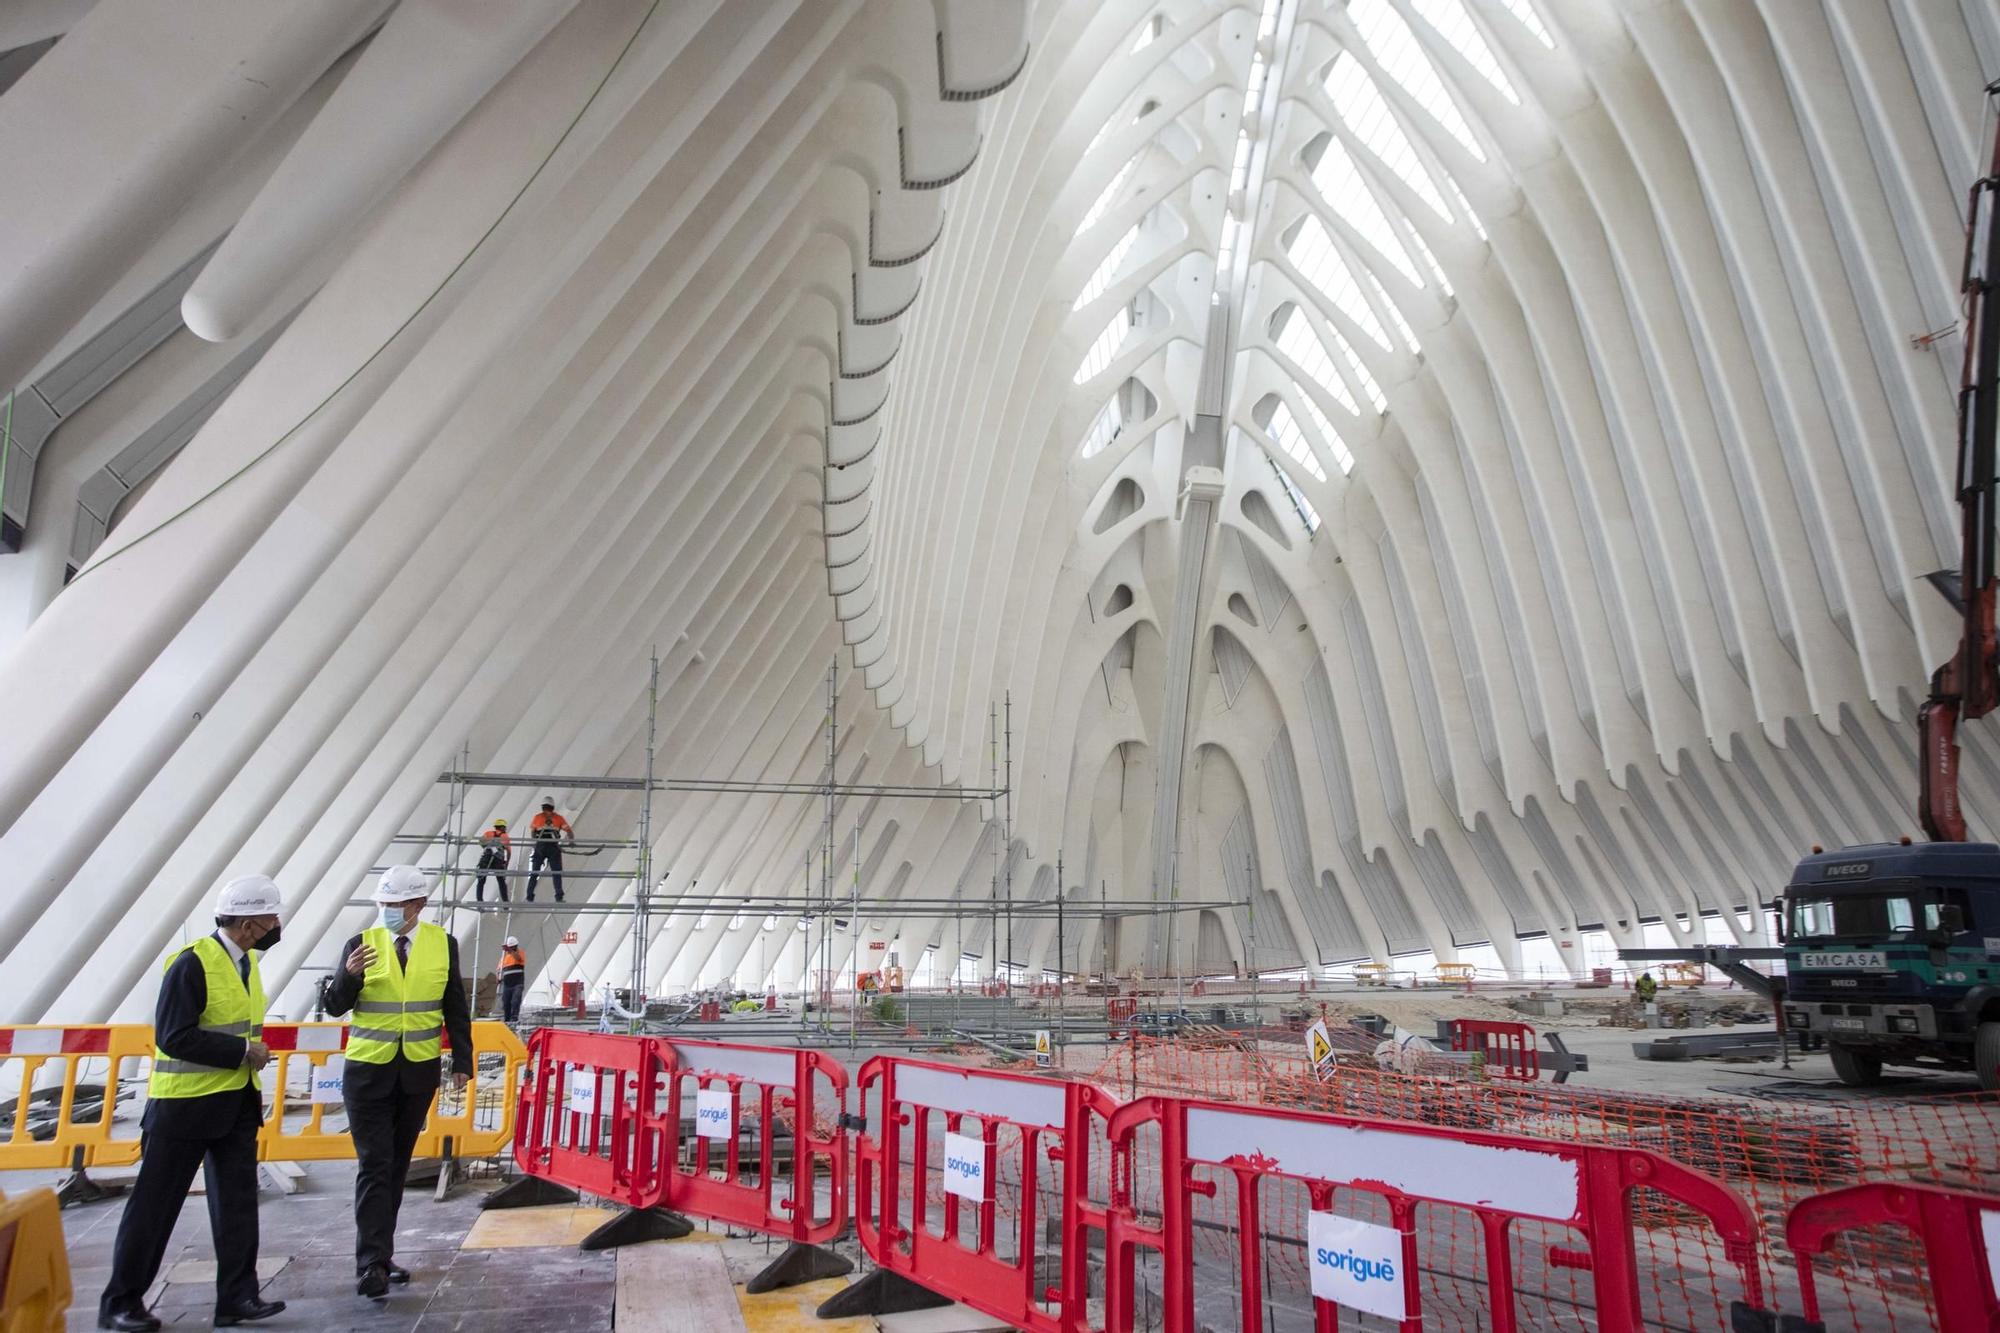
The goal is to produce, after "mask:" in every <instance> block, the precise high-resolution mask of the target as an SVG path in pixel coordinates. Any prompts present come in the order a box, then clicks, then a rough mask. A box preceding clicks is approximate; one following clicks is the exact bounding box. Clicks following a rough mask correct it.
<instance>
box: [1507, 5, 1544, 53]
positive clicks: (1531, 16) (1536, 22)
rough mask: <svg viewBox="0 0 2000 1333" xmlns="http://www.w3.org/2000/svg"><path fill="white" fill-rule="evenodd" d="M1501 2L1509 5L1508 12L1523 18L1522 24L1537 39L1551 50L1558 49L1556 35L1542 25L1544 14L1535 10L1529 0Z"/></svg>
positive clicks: (1520, 18)
mask: <svg viewBox="0 0 2000 1333" xmlns="http://www.w3.org/2000/svg"><path fill="white" fill-rule="evenodd" d="M1500 3H1501V4H1503V5H1505V6H1506V7H1507V12H1508V13H1510V14H1512V15H1513V16H1514V17H1515V18H1517V19H1519V20H1521V25H1522V26H1523V27H1525V28H1526V29H1527V30H1528V31H1529V32H1532V33H1533V34H1535V38H1536V40H1537V41H1539V42H1541V44H1542V45H1543V46H1546V47H1548V48H1549V50H1551V51H1553V50H1555V49H1556V39H1555V37H1554V36H1553V35H1551V34H1550V32H1549V30H1548V29H1547V28H1545V27H1543V26H1542V16H1541V15H1540V14H1537V13H1536V12H1535V7H1534V5H1532V4H1530V3H1529V0H1500Z"/></svg>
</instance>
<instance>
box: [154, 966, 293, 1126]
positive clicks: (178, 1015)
mask: <svg viewBox="0 0 2000 1333" xmlns="http://www.w3.org/2000/svg"><path fill="white" fill-rule="evenodd" d="M217 938H220V936H218V937H217ZM207 1007H208V974H207V972H205V971H204V970H203V969H202V965H201V959H199V958H197V957H196V956H195V952H194V950H193V949H187V950H184V951H183V952H182V953H181V956H180V957H178V958H176V959H174V961H173V966H171V967H169V968H168V969H167V975H166V976H165V978H163V979H162V980H161V982H160V998H159V999H158V1000H157V1001H155V1002H154V1005H153V1040H154V1042H155V1043H157V1044H158V1046H159V1048H160V1049H161V1050H163V1051H165V1052H166V1053H167V1054H168V1055H171V1056H172V1057H173V1058H174V1059H176V1060H187V1061H190V1062H192V1063H194V1064H198V1065H213V1066H215V1067H216V1068H217V1069H234V1068H236V1067H237V1066H238V1065H241V1064H242V1063H243V1052H244V1050H245V1049H246V1047H247V1043H246V1041H245V1040H244V1039H243V1038H242V1037H230V1036H225V1035H224V1034H222V1033H220V1032H203V1031H202V1030H201V1011H202V1010H203V1009H206V1008H207ZM139 1123H140V1125H141V1127H142V1128H143V1129H145V1131H146V1132H147V1133H148V1134H161V1135H164V1136H166V1137H167V1138H171V1139H219V1138H222V1137H224V1136H225V1135H228V1134H232V1133H238V1132H242V1131H246V1130H247V1131H248V1132H249V1133H251V1134H255V1133H256V1132H257V1127H258V1126H259V1125H261V1124H263V1123H264V1099H263V1096H262V1095H261V1094H260V1093H258V1092H257V1091H256V1090H255V1089H254V1088H238V1089H237V1090H236V1091H234V1092H216V1093H210V1094H209V1095H208V1096H206V1097H157V1098H153V1099H151V1100H149V1101H147V1103H146V1114H145V1116H144V1117H143V1118H142V1119H141V1120H140V1122H139Z"/></svg>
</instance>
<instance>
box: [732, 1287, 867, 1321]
mask: <svg viewBox="0 0 2000 1333" xmlns="http://www.w3.org/2000/svg"><path fill="white" fill-rule="evenodd" d="M846 1285H847V1279H846V1278H844V1277H826V1278H821V1279H820V1280H819V1281H817V1282H807V1283H803V1284H801V1285H799V1286H796V1287H780V1288H779V1289H778V1290H776V1291H767V1292H764V1293H762V1294H761V1295H757V1296H752V1295H751V1294H750V1293H748V1292H746V1291H745V1290H743V1288H741V1287H738V1288H737V1289H736V1303H737V1304H738V1305H740V1306H742V1307H743V1327H744V1328H745V1329H747V1330H749V1333H875V1321H874V1320H873V1319H871V1318H868V1317H866V1316H856V1317H855V1318H852V1319H815V1318H814V1317H813V1311H814V1310H816V1309H818V1308H819V1303H820V1302H821V1301H823V1300H825V1299H826V1298H827V1297H829V1296H831V1295H833V1293H835V1292H836V1291H839V1290H840V1289H841V1288H842V1287H845V1286H846Z"/></svg>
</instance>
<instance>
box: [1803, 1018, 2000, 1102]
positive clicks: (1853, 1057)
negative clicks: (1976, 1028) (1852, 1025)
mask: <svg viewBox="0 0 2000 1333" xmlns="http://www.w3.org/2000/svg"><path fill="white" fill-rule="evenodd" d="M1993 1026H1994V1028H1995V1029H1996V1030H2000V1023H1995V1024H1994V1025H1993ZM1995 1041H1996V1046H2000V1037H1996V1039H1995ZM1826 1053H1827V1054H1828V1055H1831V1056H1832V1057H1833V1072H1834V1073H1836V1074H1838V1075H1839V1076H1840V1081H1841V1082H1842V1083H1845V1084H1846V1085H1847V1086H1848V1087H1850V1088H1865V1087H1869V1086H1870V1085H1872V1084H1876V1083H1880V1082H1881V1081H1882V1057H1880V1056H1878V1055H1869V1054H1868V1053H1867V1052H1865V1051H1858V1050H1856V1049H1855V1048H1854V1047H1852V1046H1842V1045H1841V1044H1840V1043H1839V1042H1837V1041H1836V1042H1830V1043H1828V1045H1827V1048H1826Z"/></svg>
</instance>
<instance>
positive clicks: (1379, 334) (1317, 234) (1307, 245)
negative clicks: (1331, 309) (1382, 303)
mask: <svg viewBox="0 0 2000 1333" xmlns="http://www.w3.org/2000/svg"><path fill="white" fill-rule="evenodd" d="M1289 254H1290V255H1291V259H1292V262H1293V263H1294V264H1297V265H1298V266H1299V272H1301V273H1303V274H1305V276H1306V278H1307V279H1308V280H1309V281H1310V282H1311V283H1312V284H1313V286H1315V287H1317V288H1319V289H1320V291H1322V292H1324V293H1325V294H1326V295H1327V296H1329V297H1331V298H1332V300H1333V303H1334V305H1336V306H1338V307H1339V308H1340V313H1342V314H1343V315H1346V316H1347V317H1348V318H1349V319H1351V320H1353V321H1354V322H1355V323H1356V324H1359V325H1360V326H1361V327H1362V329H1363V331H1365V332H1366V333H1367V334H1368V336H1369V337H1371V338H1373V339H1374V340H1375V342H1376V344H1377V345H1378V346H1379V347H1381V349H1382V350H1383V351H1385V352H1386V351H1388V350H1389V334H1388V332H1387V331H1386V330H1384V329H1383V327H1382V322H1381V321H1380V320H1378V319H1376V318H1375V312H1374V311H1373V310H1371V309H1369V308H1368V300H1367V298H1366V297H1364V296H1363V295H1362V294H1361V288H1360V286H1359V285H1358V284H1357V283H1356V282H1355V281H1354V275H1353V273H1351V272H1350V271H1349V270H1348V267H1347V261H1346V260H1344V259H1342V258H1341V257H1340V252H1339V251H1338V250H1336V249H1334V248H1333V239H1332V238H1331V237H1329V236H1328V235H1327V234H1326V228H1324V227H1322V226H1320V224H1319V219H1318V218H1313V217H1309V218H1307V219H1306V220H1305V225H1304V226H1302V227H1300V228H1299V234H1298V236H1297V237H1296V238H1295V239H1294V240H1293V241H1292V245H1291V249H1290V251H1289Z"/></svg>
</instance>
